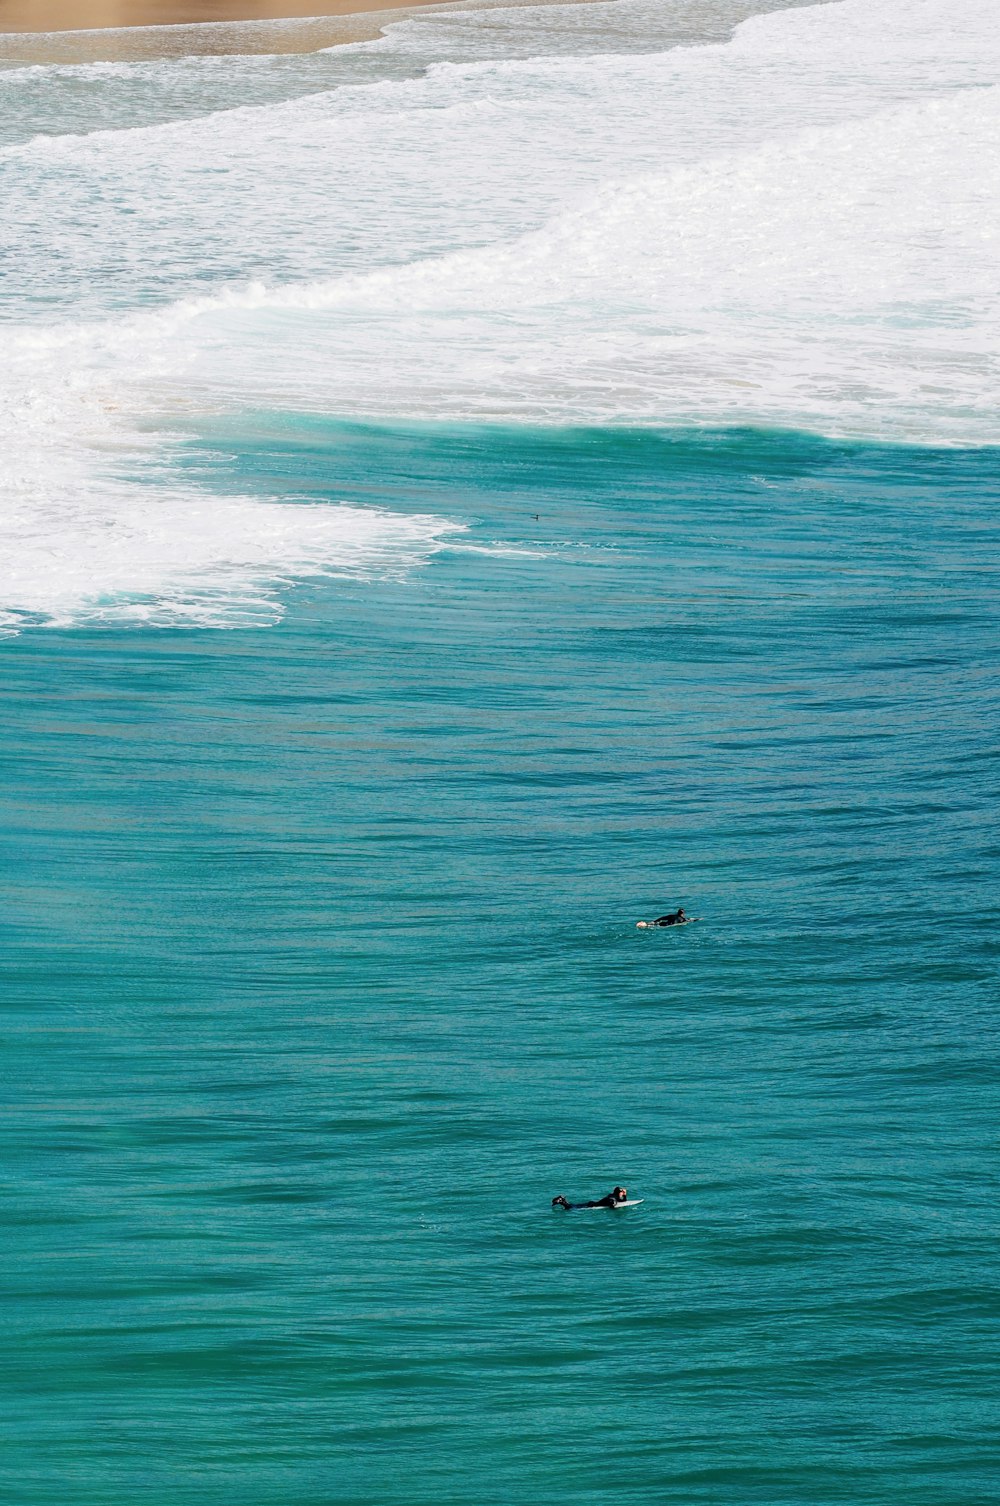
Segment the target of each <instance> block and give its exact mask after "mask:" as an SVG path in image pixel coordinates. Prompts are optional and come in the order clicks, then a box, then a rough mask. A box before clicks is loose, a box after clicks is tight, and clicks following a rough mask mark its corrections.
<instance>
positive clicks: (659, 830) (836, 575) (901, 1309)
mask: <svg viewBox="0 0 1000 1506" xmlns="http://www.w3.org/2000/svg"><path fill="white" fill-rule="evenodd" d="M996 462H997V453H996V451H995V450H991V449H982V448H980V449H968V450H962V449H954V448H952V449H934V448H923V449H913V448H906V447H901V446H876V445H873V444H863V443H860V442H858V443H849V442H846V441H843V442H836V441H831V440H822V439H817V438H813V437H809V436H806V435H800V434H795V433H790V432H764V431H754V430H749V429H748V430H719V431H711V430H704V431H700V432H692V433H683V432H675V433H667V432H647V433H642V432H639V431H633V432H626V431H615V430H607V429H604V430H602V429H597V428H593V429H548V430H546V429H530V428H524V429H519V428H515V427H507V428H489V427H478V428H477V427H470V426H461V425H456V426H453V427H445V428H428V427H421V426H417V425H411V426H408V427H406V426H402V427H401V426H398V425H396V426H385V427H378V426H374V425H369V426H365V425H347V424H343V423H335V422H332V421H326V420H322V419H319V418H311V419H310V418H307V417H302V416H296V415H293V414H287V415H281V414H274V413H271V414H267V413H265V412H260V413H257V414H243V415H242V416H234V415H230V416H229V417H217V418H215V419H208V418H204V419H198V420H194V419H192V420H191V422H190V423H189V424H188V425H187V427H186V428H184V427H183V426H182V427H181V428H180V429H178V432H177V433H176V435H175V439H174V441H173V448H172V450H171V452H170V455H169V461H168V462H166V461H157V463H156V464H155V465H154V464H153V463H152V462H150V470H149V473H148V475H147V476H146V478H145V481H144V485H146V486H147V487H148V488H149V489H150V490H151V491H153V492H155V491H156V489H157V488H158V487H161V488H162V487H166V486H167V485H168V484H174V483H176V482H177V480H178V478H179V477H183V479H184V483H185V485H187V486H188V487H190V488H193V489H195V490H196V491H197V490H199V489H200V490H201V491H202V493H203V494H204V496H205V497H206V499H207V504H206V505H211V499H212V498H213V497H214V498H216V499H218V498H223V497H225V496H226V495H227V493H229V492H231V493H232V494H233V495H239V496H240V497H243V498H246V497H248V496H250V497H253V496H256V495H259V496H260V497H265V498H269V497H273V496H275V495H282V496H287V497H292V498H295V499H296V500H298V501H299V502H300V503H301V504H302V505H304V506H311V505H319V504H321V503H323V502H327V501H330V500H338V501H342V500H346V501H349V502H350V501H353V502H356V503H361V504H366V505H367V504H371V503H375V504H377V505H378V506H380V507H385V508H388V509H390V510H391V511H392V512H393V513H394V514H399V515H403V514H407V513H411V512H412V513H419V514H421V515H424V514H428V513H430V514H433V515H435V516H441V517H447V518H450V519H456V520H459V521H461V522H463V523H464V524H465V525H466V528H465V531H464V532H462V533H455V534H451V535H448V536H447V537H445V538H444V539H443V540H442V541H441V544H440V547H438V548H436V550H435V551H434V552H432V553H431V555H430V556H429V558H428V559H427V561H426V563H425V564H424V565H422V566H421V567H419V568H416V569H407V570H399V571H395V572H394V571H387V570H385V569H372V570H371V571H370V572H369V573H368V574H367V575H365V574H361V575H353V576H352V575H344V576H342V577H341V578H326V579H313V580H306V581H303V582H300V583H299V584H297V585H295V586H291V585H290V586H289V587H288V588H287V590H286V591H285V592H284V598H283V599H284V606H285V609H286V615H285V617H284V620H283V621H282V622H280V623H279V624H278V625H277V626H272V627H235V628H233V629H231V630H229V631H219V632H206V631H197V630H184V629H172V630H169V631H168V630H165V629H159V628H156V627H155V626H152V627H145V628H142V629H140V628H136V627H134V626H130V625H128V624H124V625H123V624H120V623H119V624H114V623H109V624H107V625H103V626H102V625H90V626H88V625H86V624H85V623H84V624H82V625H80V624H78V625H73V626H69V627H63V628H52V627H49V628H46V629H44V630H42V629H38V628H31V627H29V628H28V629H27V630H26V631H24V632H23V633H22V634H21V636H19V637H17V638H9V639H6V640H4V641H2V642H0V653H2V656H3V676H4V684H5V690H6V695H5V713H4V719H3V724H2V729H0V751H2V758H3V781H4V790H5V796H6V798H5V801H4V815H3V828H2V834H0V859H2V872H3V904H2V907H0V917H2V923H3V932H4V935H3V950H2V954H0V955H2V973H3V999H4V1007H3V1022H4V1025H3V1028H4V1058H5V1078H6V1090H5V1095H4V1096H5V1100H6V1107H5V1109H4V1111H3V1117H2V1126H3V1141H4V1146H5V1151H6V1163H7V1176H8V1179H9V1183H8V1196H7V1209H8V1244H7V1259H6V1262H5V1284H6V1286H7V1301H6V1304H5V1318H4V1333H3V1366H2V1373H3V1385H4V1389H5V1390H6V1392H7V1401H6V1407H5V1410H6V1415H7V1427H6V1438H5V1442H4V1444H3V1456H4V1457H3V1472H4V1478H5V1489H4V1498H5V1500H8V1501H11V1502H17V1503H22V1502H23V1503H30V1506H42V1503H45V1506H48V1503H52V1506H64V1503H66V1502H69V1501H72V1502H73V1503H74V1506H98V1503H100V1506H126V1503H128V1506H132V1503H135V1502H143V1503H147V1502H148V1503H150V1506H152V1503H160V1502H163V1503H177V1502H184V1503H187V1502H190V1503H195V1502H197V1503H199V1506H222V1503H226V1506H229V1503H237V1502H238V1503H240V1506H279V1503H280V1506H327V1503H333V1502H336V1503H337V1506H415V1503H421V1502H454V1503H476V1506H492V1503H497V1506H500V1503H510V1502H525V1503H533V1506H534V1503H540V1502H552V1503H562V1502H567V1503H569V1502H574V1503H576V1502H579V1503H602V1506H603V1503H610V1502H615V1503H631V1502H635V1503H654V1502H662V1501H676V1502H691V1503H711V1506H729V1503H734V1502H761V1503H765V1502H766V1503H777V1502H788V1503H796V1506H819V1503H827V1502H842V1501H851V1502H878V1503H895V1502H904V1501H905V1502H907V1503H918V1502H919V1503H926V1506H944V1503H948V1506H959V1503H961V1506H973V1503H977V1506H978V1503H982V1502H985V1501H987V1500H989V1499H991V1498H993V1496H994V1495H995V1488H996V1481H997V1457H996V1451H995V1449H994V1448H993V1444H992V1438H994V1437H995V1427H996V1422H997V1415H996V1400H995V1398H996V1394H997V1381H998V1375H997V1364H996V1342H995V1341H996V1331H997V1320H998V1318H1000V1301H998V1298H997V1294H996V1287H995V1241H996V1236H995V1208H996V1202H997V1193H998V1177H997V1169H996V1156H995V1138H996V1109H997V1022H996V1000H997V994H996V973H997V957H998V953H1000V942H998V940H997V934H996V919H997V906H996V894H997V888H996V880H997V869H998V847H997V841H996V830H995V823H994V820H993V817H994V811H995V801H996V782H995V762H994V755H995V746H996V727H997V711H998V706H997V677H996V637H995V606H996V600H997V586H998V581H997V563H996V562H997V558H998V554H997V544H998V537H997V535H998V524H997V520H996V511H995V500H996ZM140 479H142V478H141V477H140ZM535 514H537V515H538V516H537V519H536V517H535V516H534V515H535ZM677 904H684V905H685V906H686V908H687V909H688V910H689V912H691V913H693V914H696V915H699V916H701V917H702V920H701V923H700V924H699V925H698V926H696V927H693V928H690V929H687V930H684V931H681V932H676V933H671V932H658V933H650V934H644V933H642V932H640V931H637V930H636V928H635V921H636V919H638V918H640V917H642V916H649V915H651V914H657V913H660V912H661V911H662V910H663V909H666V908H668V907H673V906H675V905H677ZM617 1181H623V1182H624V1183H626V1185H627V1186H628V1187H629V1189H630V1192H631V1195H632V1196H634V1197H641V1198H643V1199H645V1201H644V1203H643V1204H642V1206H641V1207H638V1208H634V1209H631V1210H629V1211H628V1212H623V1213H617V1214H614V1215H609V1214H605V1213H588V1214H578V1215H565V1214H560V1213H556V1212H553V1211H550V1208H549V1201H550V1199H551V1197H552V1196H553V1195H554V1194H556V1193H565V1194H566V1195H567V1196H569V1197H570V1198H575V1197H585V1196H593V1195H595V1194H601V1193H603V1192H605V1191H607V1190H608V1189H609V1188H610V1187H611V1186H612V1185H613V1184H614V1183H615V1182H617Z"/></svg>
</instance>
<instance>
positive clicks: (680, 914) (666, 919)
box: [653, 910, 687, 926]
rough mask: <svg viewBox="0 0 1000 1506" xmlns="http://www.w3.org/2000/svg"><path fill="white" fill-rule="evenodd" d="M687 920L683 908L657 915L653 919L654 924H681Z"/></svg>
mask: <svg viewBox="0 0 1000 1506" xmlns="http://www.w3.org/2000/svg"><path fill="white" fill-rule="evenodd" d="M686 920H687V916H686V915H685V914H684V911H683V910H676V911H675V912H674V914H673V915H658V916H657V918H656V920H654V921H653V924H654V926H682V925H684V923H685V922H686Z"/></svg>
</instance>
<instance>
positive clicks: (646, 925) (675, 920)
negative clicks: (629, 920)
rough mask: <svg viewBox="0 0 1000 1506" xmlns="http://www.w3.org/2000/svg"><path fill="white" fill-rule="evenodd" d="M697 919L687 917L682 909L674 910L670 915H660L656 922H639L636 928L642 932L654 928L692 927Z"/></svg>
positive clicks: (695, 917) (692, 916)
mask: <svg viewBox="0 0 1000 1506" xmlns="http://www.w3.org/2000/svg"><path fill="white" fill-rule="evenodd" d="M697 919H698V917H697V915H685V914H684V910H683V908H682V909H680V910H672V911H671V912H670V914H669V915H658V916H657V918H656V919H655V920H637V921H636V927H637V929H638V930H640V931H650V930H652V928H653V926H690V925H693V924H694V922H695V921H696V920H697Z"/></svg>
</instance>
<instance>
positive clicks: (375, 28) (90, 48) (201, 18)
mask: <svg viewBox="0 0 1000 1506" xmlns="http://www.w3.org/2000/svg"><path fill="white" fill-rule="evenodd" d="M515 3H516V0H515ZM465 8H466V6H465V5H464V4H455V3H451V4H445V5H440V4H438V5H433V4H432V5H419V6H400V4H399V0H0V62H2V61H6V62H14V63H77V62H78V63H91V62H122V61H129V60H133V59H137V58H164V57H184V56H191V55H193V54H202V55H209V56H211V55H222V54H225V53H262V54H263V53H276V52H285V53H287V52H314V51H315V50H316V49H317V48H320V47H332V46H334V45H335V44H336V43H338V42H363V41H370V40H371V39H372V38H374V37H377V36H379V35H380V33H381V31H382V30H383V28H384V27H385V26H386V25H387V24H389V22H391V21H397V20H401V19H403V18H404V17H406V16H408V15H410V14H412V12H413V11H414V10H422V11H433V10H453V9H465ZM317 11H319V12H320V14H317Z"/></svg>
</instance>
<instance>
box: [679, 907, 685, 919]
mask: <svg viewBox="0 0 1000 1506" xmlns="http://www.w3.org/2000/svg"><path fill="white" fill-rule="evenodd" d="M677 919H678V920H686V919H687V917H686V916H685V914H684V907H683V906H681V908H680V909H679V910H678V911H677Z"/></svg>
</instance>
